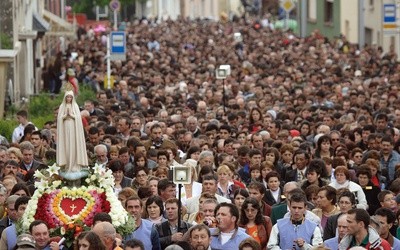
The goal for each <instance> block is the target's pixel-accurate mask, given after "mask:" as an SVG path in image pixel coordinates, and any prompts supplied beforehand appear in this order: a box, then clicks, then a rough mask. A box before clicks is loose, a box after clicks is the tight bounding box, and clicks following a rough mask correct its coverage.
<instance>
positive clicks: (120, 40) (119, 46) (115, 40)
mask: <svg viewBox="0 0 400 250" xmlns="http://www.w3.org/2000/svg"><path fill="white" fill-rule="evenodd" d="M125 52H126V36H125V32H121V31H113V32H111V54H125Z"/></svg>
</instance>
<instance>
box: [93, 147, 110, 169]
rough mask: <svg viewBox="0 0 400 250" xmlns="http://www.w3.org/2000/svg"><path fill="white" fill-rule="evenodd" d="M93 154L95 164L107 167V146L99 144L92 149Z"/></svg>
mask: <svg viewBox="0 0 400 250" xmlns="http://www.w3.org/2000/svg"><path fill="white" fill-rule="evenodd" d="M94 154H95V156H96V163H97V164H101V165H103V166H105V165H107V163H108V158H107V154H108V149H107V146H106V145H104V144H99V145H96V146H95V147H94Z"/></svg>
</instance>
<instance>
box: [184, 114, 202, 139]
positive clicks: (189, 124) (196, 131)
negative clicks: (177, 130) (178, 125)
mask: <svg viewBox="0 0 400 250" xmlns="http://www.w3.org/2000/svg"><path fill="white" fill-rule="evenodd" d="M186 128H187V130H188V131H189V132H191V133H192V135H193V137H195V138H196V137H198V136H199V135H200V133H201V132H200V128H199V126H198V122H197V118H196V117H195V116H189V117H188V118H187V119H186Z"/></svg>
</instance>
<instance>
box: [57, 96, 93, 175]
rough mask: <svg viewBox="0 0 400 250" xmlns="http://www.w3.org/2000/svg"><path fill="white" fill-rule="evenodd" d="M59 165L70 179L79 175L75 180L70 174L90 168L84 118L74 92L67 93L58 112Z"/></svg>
mask: <svg viewBox="0 0 400 250" xmlns="http://www.w3.org/2000/svg"><path fill="white" fill-rule="evenodd" d="M57 165H58V166H60V167H61V169H62V171H63V172H65V173H66V176H69V177H70V179H78V178H79V176H80V175H79V174H77V175H76V177H75V178H74V177H73V176H74V175H72V176H71V175H70V173H80V172H81V170H82V167H86V166H88V157H87V153H86V141H85V134H84V132H83V125H82V118H81V113H80V110H79V106H78V104H77V103H76V100H75V95H74V92H73V91H66V92H65V95H64V99H63V102H62V103H61V105H60V108H59V110H58V116H57ZM65 178H67V177H65ZM67 179H69V178H67Z"/></svg>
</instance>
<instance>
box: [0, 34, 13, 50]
mask: <svg viewBox="0 0 400 250" xmlns="http://www.w3.org/2000/svg"><path fill="white" fill-rule="evenodd" d="M0 44H1V49H12V48H13V46H12V38H11V37H10V36H9V35H7V34H4V33H0Z"/></svg>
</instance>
